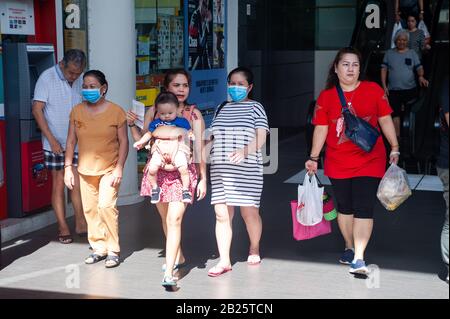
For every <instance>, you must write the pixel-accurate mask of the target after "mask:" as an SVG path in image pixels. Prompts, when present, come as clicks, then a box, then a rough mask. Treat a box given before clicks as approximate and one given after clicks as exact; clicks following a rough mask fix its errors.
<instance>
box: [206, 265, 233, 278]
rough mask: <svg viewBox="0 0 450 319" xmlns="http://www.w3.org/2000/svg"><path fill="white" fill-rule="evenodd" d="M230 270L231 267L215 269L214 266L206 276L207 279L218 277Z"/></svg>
mask: <svg viewBox="0 0 450 319" xmlns="http://www.w3.org/2000/svg"><path fill="white" fill-rule="evenodd" d="M231 270H232V268H231V267H217V266H214V267H213V268H211V269H210V270H209V271H208V276H209V277H219V276H220V275H223V274H225V273H227V272H229V271H231Z"/></svg>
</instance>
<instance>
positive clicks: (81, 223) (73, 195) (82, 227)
mask: <svg viewBox="0 0 450 319" xmlns="http://www.w3.org/2000/svg"><path fill="white" fill-rule="evenodd" d="M73 175H74V176H75V186H74V188H73V190H72V191H70V199H71V200H72V206H73V210H74V213H75V232H76V233H77V234H81V233H86V232H87V224H86V218H85V217H84V212H83V203H82V201H81V192H80V176H79V175H78V171H77V170H76V169H74V170H73Z"/></svg>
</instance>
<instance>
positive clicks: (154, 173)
mask: <svg viewBox="0 0 450 319" xmlns="http://www.w3.org/2000/svg"><path fill="white" fill-rule="evenodd" d="M158 171H159V167H158V166H153V165H149V167H148V174H147V178H148V181H149V182H150V185H151V186H152V189H155V188H157V187H158V182H157V178H158Z"/></svg>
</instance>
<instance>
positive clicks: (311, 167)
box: [305, 160, 319, 175]
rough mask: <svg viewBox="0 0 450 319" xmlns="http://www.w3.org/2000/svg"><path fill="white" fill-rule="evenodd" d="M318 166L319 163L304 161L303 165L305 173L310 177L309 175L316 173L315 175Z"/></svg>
mask: <svg viewBox="0 0 450 319" xmlns="http://www.w3.org/2000/svg"><path fill="white" fill-rule="evenodd" d="M318 166H319V163H317V162H315V161H311V160H308V161H306V163H305V168H306V172H307V173H308V174H310V175H311V173H314V174H316V173H317V169H318Z"/></svg>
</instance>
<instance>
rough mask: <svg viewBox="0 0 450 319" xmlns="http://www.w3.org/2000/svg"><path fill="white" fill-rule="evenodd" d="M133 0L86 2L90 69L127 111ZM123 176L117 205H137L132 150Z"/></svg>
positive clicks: (131, 89) (132, 86) (131, 90)
mask: <svg viewBox="0 0 450 319" xmlns="http://www.w3.org/2000/svg"><path fill="white" fill-rule="evenodd" d="M134 14H135V13H134V0H95V1H88V35H89V36H88V38H89V40H88V41H89V43H88V48H89V61H90V63H89V64H90V68H91V69H98V70H101V71H102V72H104V73H105V75H106V78H107V80H108V82H109V91H108V99H109V100H111V101H113V102H114V103H117V104H119V105H120V106H122V108H124V109H125V110H128V109H129V107H130V105H131V101H132V99H134V98H135V92H136V69H135V56H136V55H135V53H136V52H135V51H136V40H135V27H134V21H135V20H134ZM128 135H129V138H130V151H129V154H128V159H127V162H126V165H125V169H124V173H123V181H122V185H121V187H120V193H119V202H118V203H119V205H130V204H134V203H137V202H139V201H141V200H143V198H141V197H140V196H139V194H138V176H137V154H136V151H135V150H134V149H133V148H132V145H133V143H132V142H131V140H132V138H131V134H130V133H129V134H128Z"/></svg>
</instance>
